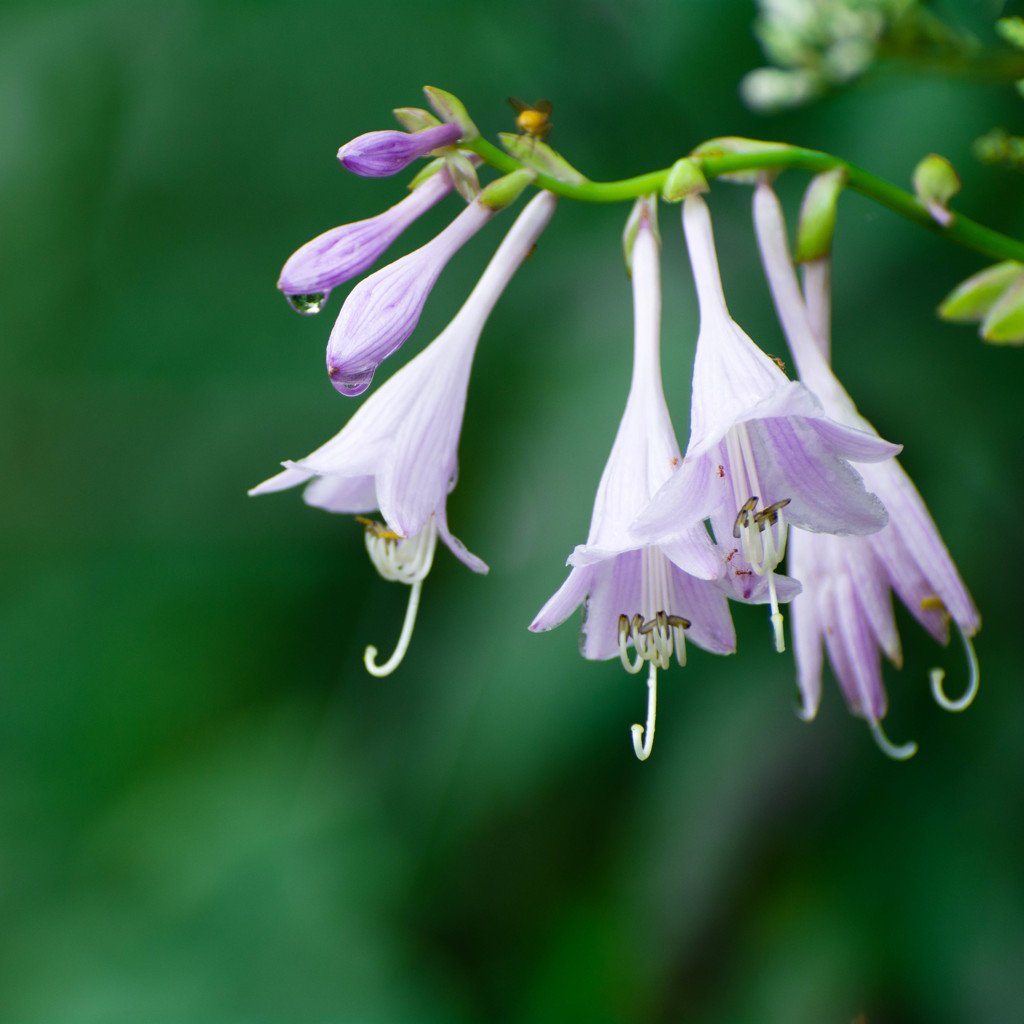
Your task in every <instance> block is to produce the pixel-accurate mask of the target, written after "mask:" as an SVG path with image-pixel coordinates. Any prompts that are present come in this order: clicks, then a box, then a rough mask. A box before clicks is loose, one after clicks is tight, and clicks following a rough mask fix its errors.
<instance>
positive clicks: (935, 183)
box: [913, 153, 960, 228]
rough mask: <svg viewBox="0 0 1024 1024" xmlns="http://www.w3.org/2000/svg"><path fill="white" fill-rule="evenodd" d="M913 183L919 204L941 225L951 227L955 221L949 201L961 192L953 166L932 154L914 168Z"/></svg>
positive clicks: (958, 178)
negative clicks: (949, 207)
mask: <svg viewBox="0 0 1024 1024" xmlns="http://www.w3.org/2000/svg"><path fill="white" fill-rule="evenodd" d="M913 181H914V191H915V192H916V193H917V200H918V202H919V203H920V204H921V205H922V206H923V207H924V208H925V209H926V210H927V211H928V212H929V213H930V214H931V215H932V217H933V218H934V219H935V220H936V221H937V222H938V223H939V224H941V225H942V226H943V227H944V228H946V227H949V225H950V224H951V223H952V221H953V214H952V213H950V211H949V209H948V206H949V201H950V199H952V198H953V196H955V195H956V194H957V192H959V191H960V177H959V175H958V174H957V173H956V171H954V170H953V165H952V164H951V163H950V162H949V161H948V160H947V159H946V158H945V157H944V156H937V155H936V154H935V153H932V154H930V155H929V156H926V157H925V158H924V159H923V160H922V161H921V162H920V163H919V164H918V165H917V166H916V167H915V168H914V178H913Z"/></svg>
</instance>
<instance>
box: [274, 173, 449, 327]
mask: <svg viewBox="0 0 1024 1024" xmlns="http://www.w3.org/2000/svg"><path fill="white" fill-rule="evenodd" d="M451 190H452V181H451V178H450V177H449V176H448V172H447V171H446V170H444V169H443V168H442V169H441V170H440V171H438V172H437V173H436V174H432V175H431V176H430V177H429V178H427V180H426V181H424V182H423V183H422V184H420V185H419V186H418V187H417V188H415V189H413V191H412V192H410V193H409V195H407V196H406V197H405V198H404V199H403V200H402V201H401V202H400V203H396V204H395V205H394V206H392V207H391V209H389V210H385V211H384V212H383V213H380V214H378V215H377V216H376V217H369V218H368V219H366V220H360V221H356V222H355V223H353V224H342V225H341V227H337V228H332V229H331V230H330V231H325V232H324V233H323V234H322V235H318V236H317V237H316V238H314V239H313V240H312V241H311V242H307V243H306V244H305V245H304V246H303V247H302V248H301V249H299V250H298V251H296V252H295V253H293V254H292V256H290V257H289V259H288V262H287V263H285V265H284V267H283V268H282V270H281V277H280V279H279V280H278V282H277V287H278V288H280V289H281V291H282V292H284V294H285V296H287V298H288V301H289V302H291V304H292V305H293V306H294V307H295V309H297V310H298V311H299V312H300V313H307V314H308V313H319V312H320V310H321V309H322V308H323V305H324V303H325V302H326V301H327V298H328V296H329V295H330V293H331V289H332V288H334V287H336V286H337V285H339V284H344V283H345V282H346V281H348V280H350V279H351V278H353V277H356V276H358V275H359V274H361V273H363V271H364V270H368V269H369V268H370V267H371V266H372V265H373V264H374V263H376V262H377V259H378V258H379V257H380V256H381V255H382V254H383V253H384V252H385V251H386V250H387V248H388V246H390V245H391V243H392V242H393V241H394V240H395V239H396V238H398V236H399V235H400V234H401V233H402V232H403V231H404V230H405V229H406V228H407V227H409V225H410V224H412V223H413V221H415V220H416V219H417V218H418V217H420V216H422V214H424V213H426V212H427V210H429V209H430V208H431V207H432V206H433V205H434V204H435V203H437V202H438V201H439V200H440V199H443V198H444V197H445V196H446V195H447V194H448V193H449V192H451Z"/></svg>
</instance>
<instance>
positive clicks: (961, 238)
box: [459, 136, 1024, 262]
mask: <svg viewBox="0 0 1024 1024" xmlns="http://www.w3.org/2000/svg"><path fill="white" fill-rule="evenodd" d="M719 142H721V143H723V144H724V143H728V144H730V146H732V147H737V146H744V147H747V148H748V150H749V151H748V152H737V151H735V149H734V150H733V151H732V152H729V151H727V150H726V149H725V148H724V145H723V146H721V147H718V146H717V145H716V144H717V143H719ZM459 145H460V148H461V149H465V150H469V151H471V152H473V153H475V154H476V155H477V156H479V157H480V158H481V160H483V162H484V163H485V164H489V165H490V166H491V167H493V168H495V170H498V171H501V172H502V173H503V174H508V173H511V172H512V171H516V170H519V169H521V168H522V167H523V166H524V165H523V163H522V162H520V161H519V160H517V159H516V158H515V157H512V156H509V154H508V153H505V152H503V151H502V150H500V149H499V148H498V147H497V146H495V145H493V144H492V143H490V142H488V141H487V140H486V139H484V138H482V137H479V136H478V137H477V138H475V139H473V140H472V141H470V142H462V143H460V144H459ZM536 145H537V147H538V148H539V147H540V145H542V144H541V143H536ZM692 157H693V159H694V160H696V161H698V163H699V166H700V169H701V171H702V172H703V174H704V177H705V178H707V179H709V180H710V179H714V178H723V177H726V176H728V175H733V174H737V173H739V172H758V171H782V170H786V169H792V170H801V171H810V172H811V173H813V174H821V173H823V172H825V171H831V170H834V169H836V168H838V169H841V170H842V171H843V172H844V174H845V176H846V185H847V186H848V187H849V188H852V189H853V190H854V191H856V192H860V193H861V195H864V196H866V197H867V198H868V199H872V200H874V201H875V202H876V203H879V204H880V205H882V206H885V207H888V209H890V210H892V211H893V212H894V213H898V214H899V215H900V216H902V217H905V218H906V219H907V220H909V221H912V222H913V223H914V224H917V225H918V226H919V227H922V228H926V229H927V230H929V231H932V232H934V233H935V234H937V235H942V236H944V237H945V238H948V239H949V240H950V241H951V242H956V243H958V244H959V245H962V246H965V247H966V248H968V249H974V250H975V251H976V252H980V253H982V254H983V255H985V256H989V257H991V258H992V259H996V260H1017V261H1020V262H1024V242H1021V241H1019V240H1018V239H1016V238H1011V237H1010V236H1008V235H1004V234H1002V233H1001V232H999V231H994V230H993V229H992V228H987V227H985V226H984V225H983V224H979V223H978V222H977V221H973V220H971V219H970V218H969V217H965V216H964V215H963V214H960V213H956V214H955V216H954V217H953V218H952V220H951V221H950V223H949V224H948V225H945V226H944V225H942V224H940V223H939V222H938V221H936V220H935V219H934V217H933V215H932V214H931V213H929V211H928V209H927V207H926V206H924V205H922V203H921V201H920V200H919V199H918V198H917V196H915V195H914V194H913V193H911V192H907V191H905V190H904V189H901V188H899V187H898V186H896V185H893V184H892V183H891V182H888V181H886V180H885V179H884V178H880V177H879V176H878V175H876V174H872V173H871V172H870V171H865V170H864V169H863V168H861V167H858V166H857V165H856V164H852V163H850V162H849V161H848V160H843V159H841V158H840V157H836V156H832V155H831V154H829V153H822V152H819V151H818V150H814V149H803V148H801V147H798V146H788V145H786V144H784V143H775V142H761V141H757V140H753V139H728V140H714V139H713V140H711V141H710V142H706V143H703V144H702V145H701V146H698V147H697V148H696V149H695V150H694V151H693V154H692ZM671 170H672V168H671V167H667V168H664V169H662V170H658V171H651V172H650V173H648V174H641V175H637V176H636V177H632V178H624V179H622V180H621V181H588V180H586V179H584V180H583V181H580V182H575V181H562V180H559V179H557V178H554V177H552V176H551V175H549V174H545V173H543V172H538V175H537V186H538V188H543V189H546V190H547V191H549V192H554V193H555V195H559V196H564V197H565V198H566V199H575V200H578V201H579V202H584V203H622V202H633V201H635V200H636V199H638V198H639V197H640V196H643V195H650V194H651V193H658V194H659V195H660V194H661V193H662V191H663V189H664V187H665V183H666V181H667V180H668V177H669V174H670V173H671Z"/></svg>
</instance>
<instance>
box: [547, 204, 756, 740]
mask: <svg viewBox="0 0 1024 1024" xmlns="http://www.w3.org/2000/svg"><path fill="white" fill-rule="evenodd" d="M654 202H655V201H654V199H653V198H652V197H648V198H644V199H641V200H639V201H638V203H637V207H636V210H635V212H634V218H637V217H638V219H639V223H638V226H637V231H636V238H635V241H634V243H633V250H632V266H633V302H634V323H635V342H634V350H633V379H632V383H631V385H630V390H629V398H628V400H627V402H626V410H625V412H624V413H623V416H622V422H621V424H620V425H619V430H618V433H617V434H616V437H615V443H614V445H613V446H612V451H611V455H610V456H609V458H608V462H607V465H606V466H605V469H604V473H603V474H602V475H601V482H600V484H599V486H598V489H597V499H596V501H595V502H594V512H593V516H592V518H591V523H590V532H589V533H588V535H587V542H586V544H581V545H579V546H578V547H577V548H576V549H575V550H574V551H573V553H572V554H571V555H570V556H569V561H568V564H569V565H570V566H572V570H571V572H570V573H569V577H568V579H567V580H566V581H565V583H563V584H562V586H561V588H560V589H559V590H558V591H557V592H556V593H555V594H554V596H553V597H551V598H550V599H549V600H548V602H547V603H546V604H545V605H544V607H543V608H542V609H541V610H540V612H539V613H538V614H537V617H536V618H535V619H534V620H533V622H532V623H531V624H530V629H531V630H533V631H534V632H542V631H544V630H548V629H552V628H554V627H555V626H557V625H559V624H560V623H562V622H563V621H564V620H565V619H566V618H567V617H568V616H569V615H571V614H572V613H573V612H574V611H575V610H576V609H577V608H578V607H579V606H580V604H581V603H582V604H584V619H583V628H582V639H581V644H580V650H581V652H582V654H583V656H584V657H585V658H591V659H596V660H603V659H606V658H612V657H615V656H616V655H618V656H619V657H620V658H621V659H622V664H623V666H624V667H625V668H626V670H627V671H628V672H630V673H636V672H639V671H640V669H641V668H642V667H643V664H644V662H647V664H648V682H647V686H648V712H647V725H646V727H644V726H641V725H634V726H633V727H632V735H633V748H634V751H635V752H636V756H637V757H638V758H640V760H645V759H646V758H647V757H648V756H649V754H650V752H651V744H652V743H653V740H654V721H655V712H656V700H657V670H658V669H659V668H667V667H668V665H669V662H670V659H671V658H672V655H673V653H675V656H676V660H677V661H678V662H679V664H681V665H682V664H684V663H685V660H686V647H685V641H686V639H687V637H688V638H689V640H690V641H691V642H693V643H696V644H697V645H698V646H700V647H703V648H704V649H706V650H709V651H714V652H716V653H719V654H727V653H730V652H732V651H734V650H735V648H736V635H735V632H734V631H733V625H732V617H731V616H730V614H729V607H728V602H727V600H726V597H725V593H724V591H723V589H722V587H721V586H720V585H719V584H718V583H716V582H713V581H712V579H711V577H713V576H715V575H716V573H717V571H718V568H719V565H720V562H721V558H720V556H719V554H718V553H717V552H716V550H715V549H714V546H713V545H712V543H711V540H710V538H709V537H708V536H707V532H706V531H705V530H704V528H703V527H702V526H699V525H695V526H693V527H692V528H691V529H689V530H687V531H684V532H683V533H681V534H680V535H678V536H676V537H673V538H672V539H671V540H670V541H667V542H665V543H663V544H662V543H650V542H644V541H643V540H641V539H640V538H638V537H637V536H635V535H634V534H633V533H632V531H631V530H630V524H631V523H632V522H633V520H634V519H635V518H636V516H637V514H638V513H639V512H640V511H642V510H643V509H644V508H645V507H646V505H647V503H648V502H649V501H650V499H651V497H652V496H653V495H654V493H655V492H656V491H658V489H659V488H660V487H661V486H662V485H663V484H664V483H665V482H666V481H667V480H669V479H670V478H672V477H673V475H674V474H676V473H677V472H678V470H679V465H680V456H679V445H678V444H677V442H676V438H675V434H674V432H673V430H672V422H671V420H670V418H669V413H668V408H667V406H666V405H665V396H664V393H663V391H662V385H661V367H660V326H661V282H660V277H659V267H658V260H659V252H658V249H659V243H658V239H657V236H656V228H655V225H654V216H655V210H656V208H655V205H654ZM628 231H629V228H627V232H628ZM681 560H685V561H686V562H687V564H689V565H692V566H694V567H695V570H696V573H697V575H691V574H690V573H688V572H684V571H683V570H682V569H680V568H679V567H678V565H675V564H673V561H681ZM698 575H700V576H702V577H704V578H698ZM630 646H632V648H633V650H632V653H631V652H630V651H629V648H630Z"/></svg>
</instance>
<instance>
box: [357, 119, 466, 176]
mask: <svg viewBox="0 0 1024 1024" xmlns="http://www.w3.org/2000/svg"><path fill="white" fill-rule="evenodd" d="M461 135H462V130H461V129H460V128H459V127H458V125H454V124H441V125H438V126H437V127H436V128H426V129H424V130H423V131H421V132H414V133H413V134H411V135H410V134H409V133H408V132H399V131H383V132H368V133H367V134H366V135H360V136H359V137H358V138H355V139H353V140H352V141H351V142H346V143H345V145H344V146H342V147H341V149H339V150H338V159H339V160H340V161H341V162H342V164H343V165H344V166H345V167H346V168H347V169H348V170H350V171H351V172H352V173H353V174H359V175H362V176H363V177H365V178H385V177H387V176H388V175H391V174H397V173H398V172H399V171H401V170H403V169H404V168H406V167H408V166H409V164H411V163H412V162H413V160H416V159H417V158H418V157H421V156H426V155H427V154H428V153H430V152H432V151H433V150H435V149H439V148H440V147H442V146H451V145H453V144H454V143H456V142H458V141H459V138H460V136H461Z"/></svg>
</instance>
